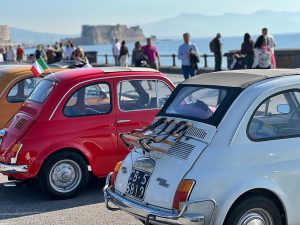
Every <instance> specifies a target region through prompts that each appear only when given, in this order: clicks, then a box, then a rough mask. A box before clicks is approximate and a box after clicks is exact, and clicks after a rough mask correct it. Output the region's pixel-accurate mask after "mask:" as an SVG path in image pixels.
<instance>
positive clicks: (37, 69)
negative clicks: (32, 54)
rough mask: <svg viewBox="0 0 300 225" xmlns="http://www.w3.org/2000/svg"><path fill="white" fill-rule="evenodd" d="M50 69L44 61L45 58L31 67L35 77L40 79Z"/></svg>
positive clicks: (38, 60)
mask: <svg viewBox="0 0 300 225" xmlns="http://www.w3.org/2000/svg"><path fill="white" fill-rule="evenodd" d="M48 68H49V67H48V65H47V63H46V62H45V61H44V60H43V58H39V59H37V60H36V61H35V62H34V63H33V65H32V67H31V71H32V73H33V75H34V76H35V77H38V76H39V75H40V74H42V73H43V72H44V71H45V70H46V69H48Z"/></svg>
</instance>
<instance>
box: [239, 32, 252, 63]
mask: <svg viewBox="0 0 300 225" xmlns="http://www.w3.org/2000/svg"><path fill="white" fill-rule="evenodd" d="M253 49H254V42H253V41H252V40H251V36H250V34H249V33H245V35H244V42H243V43H242V45H241V54H242V55H243V57H244V58H243V62H244V63H243V65H244V68H246V69H251V68H252V65H253V60H254V50H253Z"/></svg>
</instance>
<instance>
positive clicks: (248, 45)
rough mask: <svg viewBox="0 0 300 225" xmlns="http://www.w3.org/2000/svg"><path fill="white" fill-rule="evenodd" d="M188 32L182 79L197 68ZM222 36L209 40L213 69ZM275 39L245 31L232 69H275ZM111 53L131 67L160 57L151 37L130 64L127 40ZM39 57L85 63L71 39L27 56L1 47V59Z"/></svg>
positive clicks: (218, 66)
mask: <svg viewBox="0 0 300 225" xmlns="http://www.w3.org/2000/svg"><path fill="white" fill-rule="evenodd" d="M190 38H191V36H190V34H189V33H184V34H183V44H182V45H180V46H179V48H178V54H177V56H178V59H179V60H181V62H182V73H183V76H184V78H185V79H187V78H189V77H192V76H195V75H196V72H197V70H198V66H197V63H198V62H199V57H200V52H199V50H198V47H197V45H196V44H194V43H191V42H190ZM221 38H222V35H221V34H220V33H217V35H216V37H215V38H213V39H212V40H211V42H210V43H209V48H210V51H211V52H212V53H213V54H214V58H215V67H214V69H215V71H220V70H222V57H223V43H222V41H221ZM275 46H276V44H275V39H274V37H273V36H272V35H270V34H269V33H268V29H267V28H263V29H262V34H261V35H260V36H259V37H258V38H257V40H256V41H255V42H254V41H252V39H251V36H250V34H249V33H245V35H244V42H243V43H242V45H241V49H240V50H239V51H238V52H236V53H235V54H233V63H232V64H231V66H230V67H231V69H251V68H260V69H269V68H276V60H275V54H274V48H275ZM112 54H113V57H114V60H115V65H116V66H125V67H126V66H134V67H150V68H153V69H156V70H158V69H159V66H160V59H159V54H158V49H157V47H156V46H155V45H154V44H153V43H152V39H151V38H147V39H146V44H145V45H142V44H141V42H139V41H137V42H135V45H134V49H133V50H132V55H131V64H129V63H128V60H129V50H128V47H127V45H126V41H125V40H123V41H122V42H119V40H118V39H115V42H114V43H113V46H112ZM40 57H42V58H43V59H44V60H45V61H46V62H47V63H48V64H52V63H56V62H60V61H61V60H75V61H79V62H82V63H85V64H88V63H89V62H88V59H87V57H85V54H84V51H83V49H82V48H80V47H78V46H75V45H74V44H73V43H72V42H71V41H70V40H69V41H67V42H66V43H65V45H64V44H63V43H62V42H60V43H58V42H56V43H55V44H54V45H47V46H46V47H44V46H43V45H38V46H37V48H36V50H35V52H34V53H33V54H30V55H29V56H28V58H26V55H25V52H24V49H23V48H22V46H20V45H18V47H17V48H16V49H14V48H13V47H12V46H8V47H6V48H1V47H0V62H3V61H8V62H9V61H18V62H24V61H27V62H34V61H35V60H36V59H38V58H40Z"/></svg>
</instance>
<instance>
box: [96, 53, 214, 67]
mask: <svg viewBox="0 0 300 225" xmlns="http://www.w3.org/2000/svg"><path fill="white" fill-rule="evenodd" d="M128 56H129V57H130V55H128ZM97 57H104V59H105V64H109V60H108V58H109V57H113V55H110V54H97ZM159 57H160V58H161V57H162V58H171V60H172V66H174V67H175V66H176V59H177V55H176V54H171V55H159ZM209 57H214V55H208V54H203V55H200V58H203V59H204V67H205V68H207V67H208V62H207V61H208V60H207V59H208V58H209Z"/></svg>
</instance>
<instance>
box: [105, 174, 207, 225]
mask: <svg viewBox="0 0 300 225" xmlns="http://www.w3.org/2000/svg"><path fill="white" fill-rule="evenodd" d="M111 175H112V173H110V174H109V175H108V176H107V178H106V184H105V186H104V188H103V191H104V199H105V204H106V208H107V209H109V210H111V211H116V210H123V211H125V212H127V213H130V214H132V215H134V216H135V217H137V218H138V219H140V220H142V221H143V222H144V223H145V224H146V225H149V224H158V225H159V224H170V225H176V224H185V225H204V224H205V218H204V215H200V214H198V215H195V214H193V215H186V214H185V212H186V211H187V208H188V206H189V205H190V204H194V203H197V202H202V200H201V201H193V202H188V203H186V204H185V205H184V207H183V209H182V210H181V212H180V213H179V214H174V213H171V212H164V211H161V210H159V209H153V208H149V207H146V206H143V205H140V204H137V203H134V202H132V201H130V200H127V199H125V198H124V197H123V196H120V195H118V194H116V193H115V192H114V191H113V190H112V189H113V188H111V187H110V186H109V182H110V177H111ZM109 202H112V203H113V204H114V205H115V206H116V207H117V208H112V207H110V206H109ZM206 222H207V223H206V224H208V223H209V221H206Z"/></svg>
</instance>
